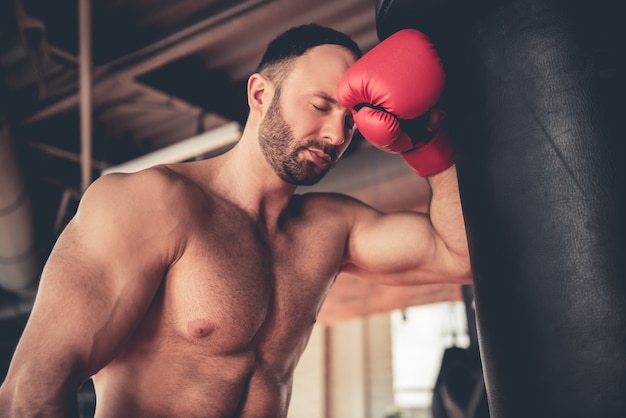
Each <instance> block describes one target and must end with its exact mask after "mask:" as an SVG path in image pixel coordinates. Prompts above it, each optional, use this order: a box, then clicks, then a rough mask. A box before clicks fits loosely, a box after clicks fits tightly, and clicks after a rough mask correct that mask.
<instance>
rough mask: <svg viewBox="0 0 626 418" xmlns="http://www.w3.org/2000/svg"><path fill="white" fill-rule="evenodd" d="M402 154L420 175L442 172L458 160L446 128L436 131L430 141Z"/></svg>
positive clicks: (425, 175) (427, 175)
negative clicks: (455, 157)
mask: <svg viewBox="0 0 626 418" xmlns="http://www.w3.org/2000/svg"><path fill="white" fill-rule="evenodd" d="M401 155H402V158H404V161H406V163H407V164H408V165H409V166H411V168H412V169H413V171H415V172H416V173H417V174H418V175H419V176H420V177H430V176H433V175H435V174H438V173H441V172H442V171H444V170H446V169H448V168H450V167H452V166H453V165H454V164H455V162H456V161H455V159H454V152H453V149H452V146H451V145H450V142H449V141H448V135H447V131H446V130H440V131H438V132H436V133H435V135H434V136H433V137H432V139H431V140H430V141H429V142H427V143H425V144H423V145H420V146H418V147H417V148H415V149H412V150H410V151H407V152H403V153H402V154H401Z"/></svg>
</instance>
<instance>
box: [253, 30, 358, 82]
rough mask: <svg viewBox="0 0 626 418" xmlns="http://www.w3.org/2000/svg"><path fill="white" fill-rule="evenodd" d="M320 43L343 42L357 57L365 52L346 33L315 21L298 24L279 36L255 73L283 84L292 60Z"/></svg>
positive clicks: (342, 44)
mask: <svg viewBox="0 0 626 418" xmlns="http://www.w3.org/2000/svg"><path fill="white" fill-rule="evenodd" d="M319 45H339V46H343V47H344V48H346V49H348V50H350V51H351V52H352V53H353V54H354V55H355V57H356V58H360V57H361V56H362V55H363V53H362V52H361V49H360V48H359V46H358V45H357V44H356V42H354V41H353V40H352V38H350V37H349V36H348V35H346V34H345V33H342V32H339V31H336V30H335V29H331V28H327V27H324V26H320V25H318V24H315V23H310V24H307V25H302V26H296V27H293V28H291V29H288V30H286V31H285V32H283V33H281V34H280V35H278V36H277V37H276V38H275V39H274V40H273V41H272V42H270V44H269V45H268V46H267V49H266V50H265V54H263V58H261V62H260V63H259V65H258V66H257V68H256V70H255V72H257V73H261V74H263V75H265V76H267V77H268V78H269V79H270V80H272V81H273V82H275V83H278V84H280V83H281V82H282V80H283V79H284V77H285V75H286V73H287V70H288V68H289V67H290V64H291V62H292V61H293V60H294V59H295V58H298V57H300V56H301V55H303V54H304V53H305V52H307V51H308V50H309V49H311V48H314V47H316V46H319Z"/></svg>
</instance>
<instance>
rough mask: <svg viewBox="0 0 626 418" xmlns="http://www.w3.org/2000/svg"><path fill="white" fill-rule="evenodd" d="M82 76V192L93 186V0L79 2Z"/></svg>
mask: <svg viewBox="0 0 626 418" xmlns="http://www.w3.org/2000/svg"><path fill="white" fill-rule="evenodd" d="M78 11H79V14H78V15H79V16H78V28H79V74H80V150H81V151H80V152H81V154H80V156H81V190H82V191H83V192H84V191H85V190H86V189H87V187H88V186H89V184H91V154H92V130H93V128H92V82H91V81H92V80H91V70H92V63H91V29H92V28H91V0H78Z"/></svg>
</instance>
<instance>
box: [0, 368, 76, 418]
mask: <svg viewBox="0 0 626 418" xmlns="http://www.w3.org/2000/svg"><path fill="white" fill-rule="evenodd" d="M50 386H51V385H47V384H43V379H39V378H38V377H37V376H31V377H30V378H26V377H24V376H20V378H19V379H16V381H6V382H4V384H3V385H2V386H1V387H0V418H18V417H19V418H26V417H44V418H57V417H58V418H78V416H79V415H78V402H77V396H76V393H77V391H75V390H67V389H64V390H63V391H56V392H51V391H50Z"/></svg>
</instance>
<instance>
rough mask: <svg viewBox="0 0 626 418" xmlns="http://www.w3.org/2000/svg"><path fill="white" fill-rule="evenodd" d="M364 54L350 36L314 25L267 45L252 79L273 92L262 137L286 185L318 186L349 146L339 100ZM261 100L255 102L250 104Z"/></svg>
mask: <svg viewBox="0 0 626 418" xmlns="http://www.w3.org/2000/svg"><path fill="white" fill-rule="evenodd" d="M361 55H362V53H361V50H360V49H359V47H358V46H357V45H356V43H355V42H354V41H353V40H352V39H350V38H349V37H348V36H347V35H345V34H342V33H340V32H337V31H335V30H333V29H330V28H325V27H322V26H318V25H313V24H312V25H304V26H299V27H295V28H292V29H289V30H288V31H286V32H284V33H282V34H281V35H279V36H278V37H277V38H276V39H275V40H274V41H272V42H271V43H270V44H269V46H268V48H267V50H266V52H265V54H264V56H263V58H262V60H261V62H260V64H259V66H258V67H257V73H256V74H255V75H254V76H253V77H251V80H254V81H253V83H256V85H259V83H260V85H264V86H266V87H268V88H266V89H264V90H263V91H264V92H266V91H270V90H271V91H272V94H271V96H267V97H271V100H267V101H266V102H265V103H264V104H263V111H262V112H263V116H262V118H261V120H260V124H259V127H258V138H259V144H260V145H261V149H262V151H263V154H264V155H265V158H266V160H267V161H268V163H269V164H270V165H271V166H272V167H273V168H274V171H275V172H276V173H277V174H278V176H279V177H280V178H281V179H283V180H284V181H286V182H288V183H292V184H296V185H309V184H314V183H316V182H317V181H319V180H320V179H321V178H322V177H323V176H324V175H325V174H326V173H327V172H328V170H330V168H332V167H333V166H334V164H335V163H336V161H337V159H338V158H339V156H340V155H341V154H342V153H343V151H345V149H346V148H347V146H348V144H349V141H350V139H351V137H352V133H353V122H352V116H351V114H350V112H349V110H347V109H345V108H343V107H342V106H341V105H340V104H339V103H338V101H337V94H336V93H337V85H338V84H339V80H340V79H341V76H343V73H344V72H345V71H346V70H347V68H348V67H349V66H350V65H351V64H352V63H353V62H354V61H355V60H356V59H358V58H359V57H360V56H361ZM249 87H250V86H249ZM269 87H271V88H269ZM251 93H253V94H254V89H252V91H251ZM260 102H261V101H260V100H258V101H255V100H254V98H253V100H252V105H251V106H254V105H255V104H256V103H260Z"/></svg>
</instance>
